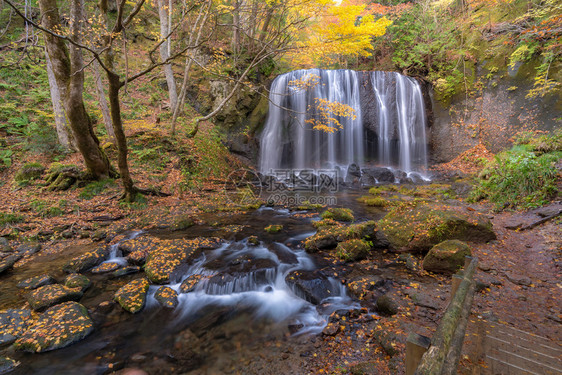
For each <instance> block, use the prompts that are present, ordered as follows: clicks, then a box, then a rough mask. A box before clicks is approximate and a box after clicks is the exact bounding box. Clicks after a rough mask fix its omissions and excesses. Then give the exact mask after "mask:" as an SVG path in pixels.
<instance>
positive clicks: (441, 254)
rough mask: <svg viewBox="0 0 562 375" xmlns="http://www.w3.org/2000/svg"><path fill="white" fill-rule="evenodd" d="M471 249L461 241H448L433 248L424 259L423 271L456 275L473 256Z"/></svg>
mask: <svg viewBox="0 0 562 375" xmlns="http://www.w3.org/2000/svg"><path fill="white" fill-rule="evenodd" d="M471 255H472V254H471V251H470V247H469V246H468V245H467V244H466V243H464V242H462V241H459V240H447V241H443V242H441V243H438V244H437V245H435V246H433V247H432V248H431V250H429V252H428V253H427V255H426V256H425V257H424V258H423V269H424V270H426V271H430V272H438V273H455V272H457V271H458V270H459V268H462V267H463V265H464V258H465V257H466V256H471Z"/></svg>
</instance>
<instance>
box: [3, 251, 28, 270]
mask: <svg viewBox="0 0 562 375" xmlns="http://www.w3.org/2000/svg"><path fill="white" fill-rule="evenodd" d="M22 257H23V255H22V254H13V255H8V256H7V257H6V258H4V259H2V261H0V275H1V274H3V273H4V272H6V271H8V270H9V269H11V268H12V267H13V266H14V264H16V262H17V261H18V260H20V259H21V258H22Z"/></svg>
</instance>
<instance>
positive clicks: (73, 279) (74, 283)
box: [64, 273, 92, 292]
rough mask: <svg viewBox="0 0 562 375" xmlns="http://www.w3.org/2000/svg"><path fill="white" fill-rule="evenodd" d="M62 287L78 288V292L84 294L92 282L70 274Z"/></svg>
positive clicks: (77, 274)
mask: <svg viewBox="0 0 562 375" xmlns="http://www.w3.org/2000/svg"><path fill="white" fill-rule="evenodd" d="M64 285H65V286H67V287H69V288H73V289H76V288H80V290H81V291H82V292H84V291H86V289H88V288H89V287H90V285H92V282H91V281H90V279H88V278H87V277H86V276H84V275H80V274H79V273H71V274H70V275H68V276H66V278H65V279H64Z"/></svg>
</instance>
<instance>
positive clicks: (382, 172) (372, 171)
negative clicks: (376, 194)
mask: <svg viewBox="0 0 562 375" xmlns="http://www.w3.org/2000/svg"><path fill="white" fill-rule="evenodd" d="M362 171H363V174H364V175H367V176H370V177H371V178H373V179H375V180H376V182H378V183H381V182H387V183H393V182H394V180H395V177H394V173H392V171H391V170H390V169H388V168H384V167H373V168H365V169H363V170H362Z"/></svg>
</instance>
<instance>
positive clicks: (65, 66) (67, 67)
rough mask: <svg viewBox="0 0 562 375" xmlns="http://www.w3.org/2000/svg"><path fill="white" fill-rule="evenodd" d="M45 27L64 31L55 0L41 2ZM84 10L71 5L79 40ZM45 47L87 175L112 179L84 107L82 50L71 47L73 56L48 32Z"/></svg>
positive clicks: (75, 2)
mask: <svg viewBox="0 0 562 375" xmlns="http://www.w3.org/2000/svg"><path fill="white" fill-rule="evenodd" d="M38 3H39V8H40V10H41V15H42V20H41V22H42V25H43V26H44V27H45V28H47V29H49V30H61V26H60V15H59V10H58V7H57V2H56V0H39V1H38ZM81 15H82V9H81V6H80V2H79V0H73V1H72V3H71V19H72V20H73V22H72V23H71V35H72V37H73V38H76V39H79V36H80V22H77V21H78V20H80V19H81ZM45 45H46V48H47V53H48V54H49V57H50V58H51V63H52V66H53V73H54V75H55V79H56V81H57V85H58V87H59V90H60V92H61V97H62V100H63V103H64V108H65V110H66V115H67V119H68V122H69V124H70V128H71V129H72V133H73V134H74V139H75V140H76V145H77V146H78V150H79V151H80V153H81V154H82V156H83V158H84V162H85V164H86V168H87V170H88V174H89V175H90V176H91V177H92V178H94V179H101V178H106V177H109V176H110V175H111V174H112V173H111V167H110V164H109V160H108V159H107V156H105V154H104V153H103V152H102V150H101V149H100V147H99V141H98V139H97V137H96V136H95V134H94V132H93V128H92V122H91V120H90V117H89V116H88V114H87V113H86V108H85V107H84V99H83V90H84V71H83V59H82V51H81V50H80V49H79V48H78V47H76V46H74V45H73V46H72V47H71V51H70V55H69V53H68V50H67V48H66V45H65V44H64V41H63V40H62V39H60V38H57V37H56V36H54V35H50V34H48V33H45Z"/></svg>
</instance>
